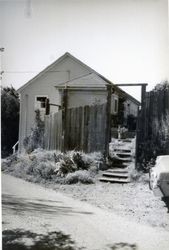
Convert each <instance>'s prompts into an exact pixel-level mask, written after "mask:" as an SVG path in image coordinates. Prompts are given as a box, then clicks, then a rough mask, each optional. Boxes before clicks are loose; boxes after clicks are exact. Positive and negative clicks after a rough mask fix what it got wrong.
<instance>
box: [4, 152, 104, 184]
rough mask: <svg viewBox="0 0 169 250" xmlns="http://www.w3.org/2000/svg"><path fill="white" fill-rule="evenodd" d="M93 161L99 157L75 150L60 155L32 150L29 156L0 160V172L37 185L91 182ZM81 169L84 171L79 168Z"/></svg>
mask: <svg viewBox="0 0 169 250" xmlns="http://www.w3.org/2000/svg"><path fill="white" fill-rule="evenodd" d="M75 156H76V157H75ZM75 158H76V160H75V162H76V163H75V162H74V161H73V159H75ZM96 159H97V160H100V159H101V154H84V153H81V152H75V151H71V152H67V153H66V154H63V153H60V152H59V151H58V152H57V151H45V150H42V149H36V150H34V151H33V152H32V153H30V154H22V155H18V156H17V155H13V156H10V157H8V158H7V159H5V160H3V163H2V171H3V172H6V173H11V174H12V175H14V176H16V177H20V178H23V179H25V180H28V181H32V182H37V183H45V182H46V181H52V182H54V183H60V184H63V183H68V184H71V183H76V182H81V183H93V180H92V178H93V177H94V176H95V175H96V174H97V171H98V167H97V165H98V164H97V161H96ZM84 166H85V168H88V171H87V170H84V169H81V168H84Z"/></svg>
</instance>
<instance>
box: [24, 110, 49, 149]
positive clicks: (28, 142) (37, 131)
mask: <svg viewBox="0 0 169 250" xmlns="http://www.w3.org/2000/svg"><path fill="white" fill-rule="evenodd" d="M43 144H44V122H43V121H42V120H41V117H40V111H39V110H35V125H34V128H32V131H31V134H30V136H27V137H25V138H24V141H23V146H24V148H25V150H26V152H27V153H28V154H29V153H31V152H32V151H33V150H35V149H37V148H43Z"/></svg>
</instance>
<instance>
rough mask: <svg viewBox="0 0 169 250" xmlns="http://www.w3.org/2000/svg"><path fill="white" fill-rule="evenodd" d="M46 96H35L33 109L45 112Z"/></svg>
mask: <svg viewBox="0 0 169 250" xmlns="http://www.w3.org/2000/svg"><path fill="white" fill-rule="evenodd" d="M46 99H47V96H36V97H35V109H39V110H45V108H46Z"/></svg>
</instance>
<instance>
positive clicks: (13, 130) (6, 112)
mask: <svg viewBox="0 0 169 250" xmlns="http://www.w3.org/2000/svg"><path fill="white" fill-rule="evenodd" d="M18 132H19V96H18V93H17V92H16V90H15V89H14V88H13V87H2V89H1V150H2V157H3V158H4V157H6V156H8V155H10V154H11V153H12V146H13V145H14V144H15V143H16V142H17V141H18Z"/></svg>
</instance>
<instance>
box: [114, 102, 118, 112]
mask: <svg viewBox="0 0 169 250" xmlns="http://www.w3.org/2000/svg"><path fill="white" fill-rule="evenodd" d="M117 112H118V100H117V99H114V113H117Z"/></svg>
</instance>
